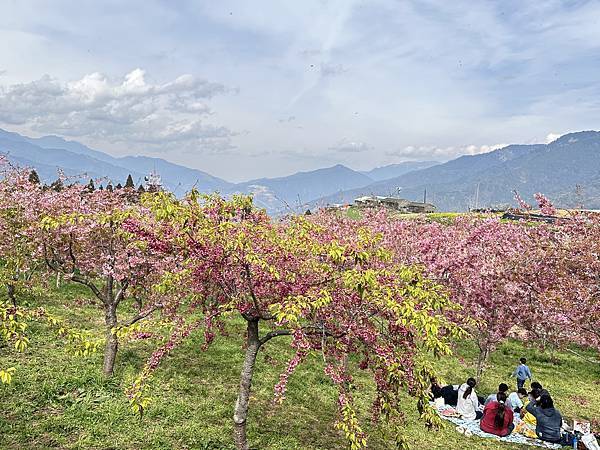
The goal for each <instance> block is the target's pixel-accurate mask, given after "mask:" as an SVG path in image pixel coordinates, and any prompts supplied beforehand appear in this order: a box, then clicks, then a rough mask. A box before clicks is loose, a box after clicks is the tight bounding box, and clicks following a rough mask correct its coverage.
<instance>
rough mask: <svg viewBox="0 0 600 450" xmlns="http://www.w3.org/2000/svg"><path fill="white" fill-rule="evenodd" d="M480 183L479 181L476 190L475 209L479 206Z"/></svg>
mask: <svg viewBox="0 0 600 450" xmlns="http://www.w3.org/2000/svg"><path fill="white" fill-rule="evenodd" d="M479 183H481V182H479ZM479 183H477V191H476V192H475V209H478V208H479Z"/></svg>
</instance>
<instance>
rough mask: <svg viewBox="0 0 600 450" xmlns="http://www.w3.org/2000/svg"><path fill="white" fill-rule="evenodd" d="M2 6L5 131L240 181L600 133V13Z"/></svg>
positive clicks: (564, 8)
mask: <svg viewBox="0 0 600 450" xmlns="http://www.w3.org/2000/svg"><path fill="white" fill-rule="evenodd" d="M3 3H4V5H3V6H4V8H3V10H4V11H6V12H7V13H6V14H4V15H3V16H2V17H1V18H0V38H2V40H3V42H4V45H3V46H2V47H1V48H0V127H1V128H5V129H7V130H10V131H17V132H20V133H24V134H27V135H31V136H41V135H47V134H56V135H59V136H61V137H64V138H66V139H71V140H77V141H79V142H83V143H85V144H87V145H89V146H91V147H93V148H97V149H99V150H102V151H106V152H108V153H111V154H113V155H115V156H123V155H131V154H145V155H148V156H154V157H162V158H164V159H167V160H169V161H172V162H176V163H180V164H184V165H187V166H189V167H194V168H197V169H200V170H204V171H206V172H209V173H211V174H213V175H215V176H219V177H222V178H225V179H227V180H230V181H241V180H248V179H251V178H259V177H264V176H268V177H275V176H283V175H287V174H290V173H293V172H297V171H304V170H311V169H316V168H320V167H324V166H331V165H334V164H338V163H341V164H344V165H347V166H349V167H352V168H354V169H359V170H366V169H371V168H373V167H376V166H382V165H385V164H390V163H397V162H402V161H417V160H437V161H445V160H448V159H452V158H455V157H457V156H460V155H463V154H477V153H482V152H487V151H491V150H493V149H495V148H499V147H501V146H503V145H507V144H510V143H537V142H548V141H550V140H553V139H555V138H556V137H558V136H560V135H561V134H564V133H567V132H572V131H579V130H587V129H598V128H600V126H598V120H597V118H598V117H600V96H599V95H598V94H599V93H600V86H599V85H598V84H597V81H596V79H597V73H598V68H599V66H600V64H599V61H600V60H599V59H598V50H599V49H600V23H599V20H598V17H600V4H599V3H597V2H591V1H568V2H567V1H553V0H552V1H544V2H533V1H531V2H512V1H505V2H485V3H484V2H478V3H474V2H466V1H464V2H461V1H459V2H452V3H451V4H450V3H448V2H443V1H441V0H432V1H419V2H411V1H393V0H377V1H374V2H364V1H350V0H348V1H346V0H344V1H342V0H339V1H334V0H331V1H326V0H315V1H306V2H253V3H252V4H250V3H249V2H239V1H222V2H218V4H216V3H214V2H206V3H204V4H202V3H198V2H192V1H189V2H188V1H182V2H178V3H177V7H176V8H175V7H173V6H172V5H171V4H170V3H168V2H161V1H147V2H141V1H130V2H116V1H115V2H101V3H100V2H87V1H80V2H74V1H67V0H59V1H56V2H42V1H27V2H17V1H12V0H4V2H3ZM32 11H35V14H32Z"/></svg>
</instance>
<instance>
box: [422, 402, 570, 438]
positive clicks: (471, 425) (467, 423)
mask: <svg viewBox="0 0 600 450" xmlns="http://www.w3.org/2000/svg"><path fill="white" fill-rule="evenodd" d="M431 406H433V407H434V408H435V405H434V404H433V403H431ZM435 409H436V410H437V412H438V414H439V415H440V417H441V418H442V419H444V420H448V421H450V422H452V423H453V424H455V425H456V426H457V427H463V428H464V429H466V430H468V431H470V432H471V434H473V435H474V436H479V437H482V438H489V439H496V440H497V441H504V442H510V443H513V444H521V445H530V446H533V447H543V448H562V446H561V445H560V444H552V443H550V442H544V441H541V440H539V439H532V438H528V437H526V436H523V435H522V434H519V433H516V432H514V431H513V432H512V433H511V434H509V435H508V436H505V437H500V436H496V435H495V434H490V433H486V432H485V431H481V429H480V428H479V421H478V420H463V419H461V418H460V417H450V416H444V415H443V414H442V413H443V412H444V410H446V409H453V408H452V407H451V406H447V405H444V406H443V407H440V408H435ZM519 421H520V419H519V415H518V414H515V426H517V423H518V422H519Z"/></svg>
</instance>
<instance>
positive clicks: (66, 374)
mask: <svg viewBox="0 0 600 450" xmlns="http://www.w3.org/2000/svg"><path fill="white" fill-rule="evenodd" d="M86 298H88V299H89V295H88V294H87V292H86V291H85V290H84V289H82V288H80V287H78V286H66V287H62V288H61V289H60V291H58V292H57V291H56V290H54V289H52V288H49V289H48V290H47V291H46V292H45V293H44V295H43V296H41V297H39V299H37V300H34V301H32V303H33V304H35V305H44V306H45V307H47V308H48V309H49V310H51V311H52V312H54V313H56V314H60V315H61V316H62V317H64V318H65V319H67V320H68V321H69V323H71V324H72V325H73V326H74V327H79V328H87V329H92V330H93V329H96V330H98V332H101V328H100V326H101V324H102V313H101V312H100V311H99V310H98V309H97V307H96V306H93V305H90V304H85V305H84V306H81V307H74V308H73V307H71V308H65V307H64V306H63V305H65V304H72V302H73V300H74V299H86ZM229 331H230V336H228V337H219V338H217V340H216V342H215V344H214V345H213V346H212V347H211V348H210V349H209V350H208V351H206V352H203V351H201V350H200V345H201V343H202V341H203V339H202V337H201V334H200V333H196V334H195V335H193V336H192V337H191V338H190V339H189V340H188V341H187V342H186V343H185V344H184V345H182V346H181V347H179V348H177V349H176V350H175V351H174V352H173V353H172V355H171V356H170V357H168V358H167V359H166V360H165V361H164V362H163V364H162V366H161V367H160V368H159V369H158V371H157V373H156V375H155V378H154V380H153V384H152V386H153V403H152V404H151V406H150V408H149V409H148V411H147V413H146V415H145V416H144V418H143V419H142V420H140V419H139V418H137V417H136V416H134V415H133V414H132V413H131V411H130V409H129V405H128V403H127V398H126V397H125V395H124V394H123V390H124V388H125V387H127V386H129V383H130V381H131V378H132V377H133V376H134V375H135V374H136V373H137V371H138V370H139V369H140V367H141V366H142V365H143V364H144V361H145V359H146V358H147V357H148V356H149V355H150V353H151V351H152V349H153V348H154V346H155V345H156V344H153V343H152V342H147V341H137V342H132V343H127V344H125V345H123V346H122V347H121V349H120V351H119V355H118V359H117V368H116V374H115V377H114V378H113V379H111V380H105V379H104V378H103V377H102V375H101V373H100V367H101V355H100V354H97V355H93V356H91V357H87V358H78V357H75V356H70V355H69V354H67V353H66V352H65V351H64V348H63V345H62V344H61V342H59V341H57V340H56V339H55V338H54V337H53V334H52V333H51V332H50V331H49V330H47V329H46V328H45V327H44V326H41V325H36V326H32V328H31V330H30V338H31V345H30V348H29V349H28V350H27V351H26V352H25V353H23V354H18V355H15V354H14V353H12V352H10V353H9V352H7V349H6V348H0V367H9V366H14V367H16V369H17V372H16V374H15V377H14V379H13V383H12V384H11V385H9V386H0V405H1V406H0V449H37V448H40V449H44V448H78V449H228V448H232V447H231V434H232V422H231V416H232V410H233V404H234V402H235V398H236V395H237V385H238V376H239V370H240V367H241V362H242V357H243V351H242V338H241V336H242V333H241V331H242V327H241V323H239V322H236V321H232V323H231V324H230V325H229ZM278 339H279V340H277V339H274V340H272V341H270V342H269V343H268V344H267V345H266V346H265V347H264V348H263V350H261V353H260V354H259V358H258V361H257V366H256V373H255V378H254V384H253V396H252V398H251V403H250V409H251V412H250V418H249V439H250V442H251V444H252V446H253V447H254V448H256V449H261V450H262V449H343V448H344V439H343V437H342V435H341V434H340V432H338V431H337V430H335V428H334V427H333V422H334V421H335V417H336V406H335V400H336V388H335V387H334V386H333V385H332V383H331V382H330V380H329V379H328V377H327V376H326V375H324V373H323V370H322V362H321V361H320V359H319V358H317V357H315V358H313V359H310V360H309V361H308V363H306V364H304V365H301V366H300V367H299V369H298V370H297V372H295V373H294V375H293V376H292V377H291V379H290V383H289V386H288V395H287V399H286V401H285V402H284V403H283V404H282V405H278V406H274V405H273V403H272V399H273V386H274V385H275V383H276V382H277V380H278V377H279V374H280V373H281V372H282V371H283V369H284V367H285V364H286V361H287V359H288V358H289V357H290V356H291V352H290V350H289V348H288V347H287V343H288V342H289V341H288V339H289V338H278ZM456 353H457V356H456V357H452V358H446V359H444V360H443V361H438V362H436V365H437V367H438V369H439V372H440V374H441V375H442V376H443V378H444V380H445V381H447V382H451V383H459V382H462V381H463V380H464V379H465V378H466V377H467V376H470V375H472V374H473V373H474V367H473V365H472V361H473V360H474V357H475V348H474V346H473V345H471V344H470V343H468V342H463V343H460V344H459V345H458V347H457V352H456ZM520 356H527V358H528V359H529V362H530V367H531V368H532V370H533V373H534V376H535V378H536V379H538V380H540V381H541V382H542V383H543V384H544V385H545V386H547V387H548V389H549V390H550V392H551V393H552V394H553V395H554V397H555V402H556V404H557V407H558V408H559V409H560V410H561V411H562V412H563V414H564V415H566V416H570V415H577V416H578V417H581V418H588V419H591V418H594V417H595V418H598V417H599V416H600V395H599V394H598V391H599V390H600V381H599V380H600V366H598V365H595V364H592V363H589V362H585V361H583V360H582V359H579V358H578V357H576V356H574V355H572V354H571V353H548V352H546V353H539V352H538V351H536V350H535V349H533V348H526V347H525V346H524V345H523V344H521V343H518V342H509V343H507V344H505V345H503V346H502V347H501V348H500V349H499V350H497V351H496V352H495V353H493V354H492V356H491V361H490V367H489V369H488V371H487V372H486V374H485V378H484V380H483V381H482V383H481V385H480V386H478V387H477V390H478V392H479V393H481V394H487V393H490V392H493V391H494V390H495V388H496V386H497V384H498V383H499V382H500V381H506V382H508V383H510V384H511V385H512V384H513V380H512V379H509V377H508V375H509V373H510V372H511V371H512V369H513V368H514V366H515V364H516V361H517V360H518V358H519V357H520ZM586 356H587V357H588V358H592V357H593V356H594V355H593V353H586ZM356 384H357V385H359V386H361V387H365V388H366V391H367V392H372V384H371V383H370V381H369V379H368V376H366V374H361V373H360V372H358V371H357V373H356ZM371 401H372V399H371V398H370V396H368V395H365V396H364V397H358V398H357V403H358V406H359V409H360V415H361V419H362V424H363V425H364V428H365V429H366V430H367V431H368V432H369V433H370V439H369V448H374V449H387V448H391V447H390V442H389V441H385V440H384V439H383V438H382V434H383V431H385V430H383V429H381V427H377V426H371V425H370V424H369V421H368V418H369V416H370V411H369V405H370V402H371ZM406 410H407V412H408V414H407V422H406V428H405V431H406V435H407V437H408V440H409V442H410V443H411V445H412V448H413V449H476V450H477V449H507V450H510V449H517V448H520V447H519V446H513V445H508V444H504V443H498V442H495V441H494V440H491V439H479V438H476V437H471V438H465V437H464V436H462V435H460V434H458V433H456V432H455V431H454V429H453V427H451V426H447V427H445V428H443V429H442V430H439V431H430V430H427V429H426V428H425V427H423V426H422V425H421V424H419V423H418V421H417V418H416V413H415V408H414V406H413V404H412V403H411V401H410V399H408V398H407V400H406Z"/></svg>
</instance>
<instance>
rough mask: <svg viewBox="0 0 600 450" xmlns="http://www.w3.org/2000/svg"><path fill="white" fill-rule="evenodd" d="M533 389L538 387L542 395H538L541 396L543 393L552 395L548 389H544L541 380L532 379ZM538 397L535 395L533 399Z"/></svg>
mask: <svg viewBox="0 0 600 450" xmlns="http://www.w3.org/2000/svg"><path fill="white" fill-rule="evenodd" d="M531 389H532V390H533V389H538V390H539V391H540V395H538V397H541V396H542V395H550V392H548V391H547V390H546V389H544V386H542V383H540V382H539V381H532V382H531ZM536 398H537V397H534V398H533V399H532V400H534V399H536Z"/></svg>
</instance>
